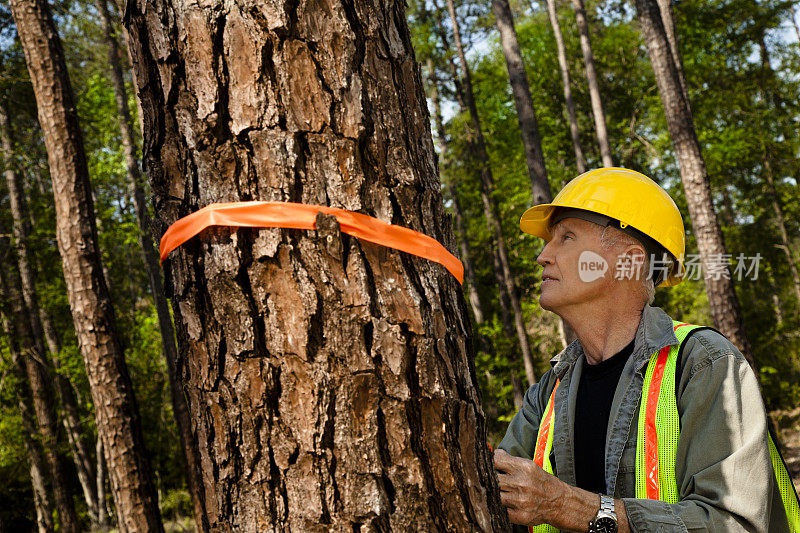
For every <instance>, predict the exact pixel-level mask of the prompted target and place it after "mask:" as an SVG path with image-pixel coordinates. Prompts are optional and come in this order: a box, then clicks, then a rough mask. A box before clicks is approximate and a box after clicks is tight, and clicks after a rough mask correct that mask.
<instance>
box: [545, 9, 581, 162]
mask: <svg viewBox="0 0 800 533" xmlns="http://www.w3.org/2000/svg"><path fill="white" fill-rule="evenodd" d="M546 3H547V14H548V15H549V16H550V25H551V26H552V27H553V35H555V38H556V51H557V54H558V68H559V69H560V70H561V84H562V85H563V87H564V103H565V104H566V106H567V118H568V119H569V133H570V136H571V138H572V149H573V151H574V152H575V163H576V165H577V167H578V174H583V173H584V172H586V159H585V158H584V157H583V149H582V148H581V139H580V131H579V130H578V118H577V115H576V114H575V101H574V100H573V99H572V88H571V86H570V79H569V63H568V62H567V49H566V47H565V46H564V35H563V34H562V33H561V24H560V23H559V22H558V12H557V11H556V2H555V0H546Z"/></svg>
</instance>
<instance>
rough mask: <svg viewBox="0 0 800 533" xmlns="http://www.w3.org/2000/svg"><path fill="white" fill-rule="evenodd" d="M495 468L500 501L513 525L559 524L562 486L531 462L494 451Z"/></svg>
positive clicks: (556, 479)
mask: <svg viewBox="0 0 800 533" xmlns="http://www.w3.org/2000/svg"><path fill="white" fill-rule="evenodd" d="M494 468H495V470H497V479H498V480H499V481H500V501H501V502H502V504H503V505H505V506H506V508H507V509H508V518H509V519H510V520H511V522H513V523H515V524H522V525H526V526H536V525H539V524H544V523H547V524H552V523H554V522H557V521H558V517H560V514H561V504H562V502H563V483H561V482H560V481H559V480H558V478H556V477H555V476H552V475H550V474H548V473H547V472H545V471H544V470H542V468H541V467H540V466H539V465H537V464H536V463H534V462H533V461H531V460H528V459H523V458H521V457H514V456H512V455H509V454H508V453H507V452H506V451H505V450H497V451H496V452H494Z"/></svg>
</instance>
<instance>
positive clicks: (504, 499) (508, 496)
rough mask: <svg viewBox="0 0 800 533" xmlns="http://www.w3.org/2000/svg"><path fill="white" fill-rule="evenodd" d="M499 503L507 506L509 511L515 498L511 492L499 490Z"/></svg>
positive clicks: (514, 504)
mask: <svg viewBox="0 0 800 533" xmlns="http://www.w3.org/2000/svg"><path fill="white" fill-rule="evenodd" d="M500 503H502V504H503V505H504V506H505V507H508V508H509V512H510V511H511V508H513V507H515V506H516V498H515V497H514V493H513V492H502V491H501V492H500Z"/></svg>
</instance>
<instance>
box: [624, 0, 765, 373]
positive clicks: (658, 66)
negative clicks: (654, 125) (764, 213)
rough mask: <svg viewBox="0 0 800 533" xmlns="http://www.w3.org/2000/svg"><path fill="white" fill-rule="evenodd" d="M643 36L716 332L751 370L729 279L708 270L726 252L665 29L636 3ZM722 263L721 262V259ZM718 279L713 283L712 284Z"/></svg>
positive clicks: (644, 4)
mask: <svg viewBox="0 0 800 533" xmlns="http://www.w3.org/2000/svg"><path fill="white" fill-rule="evenodd" d="M636 11H637V13H638V17H639V24H640V25H641V28H642V36H643V37H644V41H645V43H646V45H647V51H648V53H649V55H650V62H651V63H652V64H653V71H654V72H655V77H656V83H657V85H658V91H659V93H660V94H661V102H662V104H663V106H664V114H665V115H666V118H667V127H668V129H669V133H670V136H671V137H672V144H673V146H674V148H675V155H676V157H677V160H678V165H679V166H680V172H681V180H682V181H683V188H684V191H685V193H686V202H687V204H688V207H689V216H690V217H691V219H692V227H693V228H694V233H695V237H696V238H697V247H698V249H699V251H700V258H701V261H702V265H703V271H704V278H705V280H704V281H705V288H706V293H707V294H708V303H709V305H710V307H711V316H712V317H713V319H714V325H715V327H716V328H717V329H718V330H719V331H720V332H721V333H723V334H724V335H725V336H726V337H728V339H730V340H731V342H733V343H734V344H735V345H736V347H737V348H739V350H741V352H742V354H744V356H745V357H746V358H747V360H748V361H749V362H750V364H751V365H752V366H753V368H755V362H754V360H753V351H752V349H751V347H750V341H749V340H748V338H747V335H746V334H745V331H744V324H743V322H742V314H741V310H740V307H739V299H738V298H737V296H736V291H735V290H734V283H733V279H731V277H730V275H729V272H728V271H727V269H726V272H728V275H727V276H712V275H708V273H709V272H710V269H709V266H710V265H712V264H719V262H720V259H721V258H724V257H726V255H727V251H726V249H725V243H724V241H723V238H722V231H721V230H720V227H719V221H718V220H717V216H716V213H715V212H714V204H713V203H712V199H711V186H710V184H709V181H708V174H707V172H706V165H705V161H704V160H703V155H702V153H701V151H700V143H699V142H698V140H697V134H696V133H695V129H694V119H693V118H692V112H691V108H690V106H689V102H688V101H687V100H686V98H685V97H684V94H683V91H682V89H681V84H680V77H679V76H678V69H679V68H681V66H680V62H676V60H675V58H674V57H673V56H672V52H671V49H670V45H669V42H668V40H667V35H666V32H665V30H664V23H663V21H662V19H661V13H660V10H659V7H658V3H657V1H656V0H636ZM723 261H724V259H723ZM715 278H718V279H715Z"/></svg>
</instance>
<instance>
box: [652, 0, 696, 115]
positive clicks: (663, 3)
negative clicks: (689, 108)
mask: <svg viewBox="0 0 800 533" xmlns="http://www.w3.org/2000/svg"><path fill="white" fill-rule="evenodd" d="M672 1H673V0H658V10H659V12H660V13H661V20H662V21H663V22H664V31H665V32H666V34H667V41H668V42H669V49H670V51H671V52H672V59H673V60H674V61H675V65H676V66H678V65H680V66H679V67H678V69H677V71H678V81H680V85H681V92H682V93H683V97H684V99H685V100H686V103H687V104H690V105H691V103H690V101H689V89H688V85H687V84H686V75H685V74H684V72H683V60H682V59H681V54H680V52H679V51H678V37H677V36H676V34H675V19H674V17H673V16H672Z"/></svg>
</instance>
